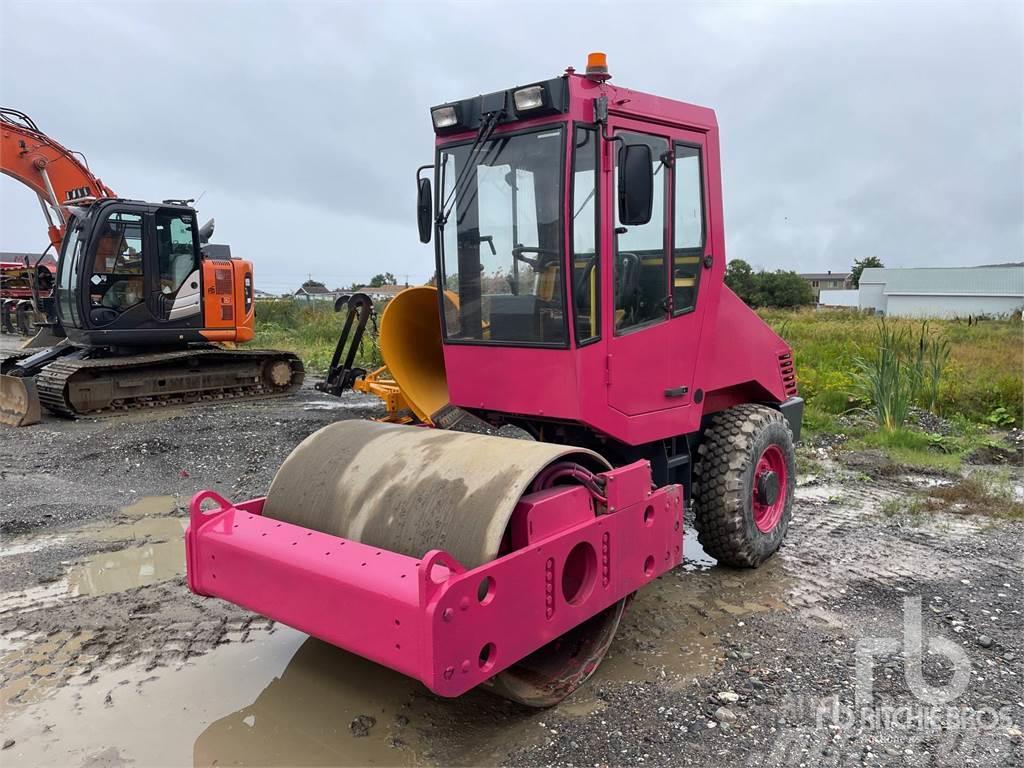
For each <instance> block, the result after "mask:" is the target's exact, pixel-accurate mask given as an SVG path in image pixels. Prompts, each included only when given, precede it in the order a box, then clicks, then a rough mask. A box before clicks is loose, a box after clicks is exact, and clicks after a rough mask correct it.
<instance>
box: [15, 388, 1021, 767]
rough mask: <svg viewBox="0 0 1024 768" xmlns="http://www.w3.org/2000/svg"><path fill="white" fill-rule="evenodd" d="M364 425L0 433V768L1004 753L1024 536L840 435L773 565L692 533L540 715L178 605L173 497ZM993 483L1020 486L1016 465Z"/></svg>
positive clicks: (1017, 643)
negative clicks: (751, 562) (571, 685)
mask: <svg viewBox="0 0 1024 768" xmlns="http://www.w3.org/2000/svg"><path fill="white" fill-rule="evenodd" d="M376 412H377V411H376V409H375V408H374V406H373V404H372V402H371V401H370V400H369V399H363V398H360V397H358V396H354V395H353V396H350V397H346V398H344V399H342V400H341V401H337V400H333V399H331V398H327V397H324V396H320V395H318V394H317V393H315V392H314V391H312V390H311V389H310V388H308V387H307V388H304V389H303V390H302V391H301V392H300V393H299V395H297V396H296V397H294V398H291V399H288V400H278V401H270V400H268V401H262V402H255V403H249V404H244V405H243V404H230V405H226V406H212V407H204V408H193V409H191V410H189V411H188V412H163V413H145V414H139V415H136V414H133V415H131V416H128V417H125V418H108V419H102V420H86V421H80V422H73V423H72V422H62V421H46V422H45V423H43V424H41V425H38V426H36V427H31V428H27V429H23V430H5V431H2V432H0V468H2V469H0V480H2V482H3V488H4V495H3V502H2V506H0V534H2V536H3V540H4V551H3V553H2V556H0V740H2V741H3V742H4V749H3V751H2V753H0V754H2V760H3V763H4V765H39V764H64V765H90V766H96V765H122V764H126V763H128V762H129V761H134V762H135V764H136V765H171V764H174V765H177V764H192V763H194V764H196V765H211V764H218V765H223V764H239V765H245V764H256V765H267V764H291V765H312V764H338V765H341V764H345V765H365V764H370V763H373V764H381V765H426V764H441V765H449V764H458V765H480V764H504V765H516V766H518V765H524V766H527V765H529V766H532V765H572V766H595V765H596V766H604V765H672V766H678V765H694V766H719V765H748V764H749V765H755V764H756V765H758V766H789V765H803V766H817V765H836V766H840V765H842V766H846V765H912V766H918V765H919V766H946V765H949V766H1010V765H1020V764H1021V763H1022V762H1024V744H1022V737H1021V730H1022V725H1021V724H1022V722H1024V693H1022V684H1021V683H1022V675H1024V639H1022V638H1024V632H1022V629H1024V616H1022V605H1024V582H1022V578H1021V573H1022V570H1021V566H1022V562H1021V561H1022V541H1024V524H1022V523H1020V522H1011V521H1005V520H996V519H994V518H989V517H986V516H983V515H963V514H952V513H950V512H947V511H943V510H938V511H933V510H932V511H929V514H928V515H927V516H926V517H924V518H922V517H921V516H920V515H916V516H915V515H913V514H910V507H911V506H912V505H911V503H910V499H911V498H912V497H913V496H914V495H915V494H920V493H922V492H925V491H926V490H927V489H928V488H932V487H935V486H942V485H951V484H953V483H955V482H956V481H957V480H958V478H957V477H955V476H950V475H945V474H943V473H922V472H920V471H909V470H907V469H906V468H904V467H900V466H898V465H894V464H892V463H891V462H889V461H887V460H886V459H885V458H884V456H881V455H880V454H877V453H874V452H867V451H865V452H859V453H854V452H851V451H848V450H846V449H845V448H844V446H843V441H842V440H826V441H822V442H821V443H820V444H819V445H816V446H815V447H813V448H808V449H806V450H807V451H810V453H811V454H813V457H814V460H815V462H816V463H817V465H819V466H820V467H821V471H820V474H819V475H818V476H816V477H815V476H806V477H802V478H801V486H800V488H799V489H798V492H797V502H796V510H795V516H794V520H793V524H792V526H791V528H790V532H789V535H788V538H787V541H786V544H785V546H784V548H783V549H782V551H781V552H780V553H779V555H778V556H776V557H775V558H773V560H772V561H770V562H769V563H767V564H766V565H765V566H763V567H762V568H760V569H758V570H756V571H733V570H728V569H725V568H720V567H718V566H715V565H714V564H713V561H710V560H709V559H708V558H707V557H706V556H705V555H703V553H702V552H700V550H699V549H698V548H695V547H693V546H692V545H694V544H695V538H696V537H695V536H692V535H691V540H688V541H687V556H686V563H685V564H684V566H683V567H682V568H680V569H677V570H676V571H675V572H673V573H670V574H667V575H665V576H664V577H662V578H661V579H659V580H658V581H657V582H656V583H654V584H652V585H650V586H649V587H648V588H646V589H645V590H644V591H643V592H641V593H640V594H639V595H638V596H637V598H636V599H635V600H634V601H633V604H632V605H631V606H630V608H629V610H628V612H627V614H626V617H625V618H624V620H623V625H622V627H621V628H620V631H619V634H618V635H617V637H616V640H615V643H614V644H613V646H612V649H611V651H610V653H609V656H608V658H607V659H606V661H605V663H604V664H603V665H602V667H601V669H600V670H599V671H598V673H597V675H596V676H595V678H594V679H593V680H592V681H591V683H590V684H588V685H587V686H585V687H584V688H583V689H581V690H580V691H578V692H577V693H575V694H574V695H573V696H572V697H570V698H569V699H568V700H567V701H566V702H564V703H563V704H562V705H560V706H559V707H556V708H554V709H552V710H547V711H533V710H523V709H521V708H519V707H517V706H514V705H512V704H510V703H508V702H504V701H501V700H498V699H495V698H493V697H491V696H489V695H487V694H486V693H483V692H473V693H471V694H469V695H467V696H466V697H463V698H461V699H459V700H454V701H448V700H441V699H438V698H436V697H434V696H432V695H430V694H429V693H427V692H426V691H425V690H424V689H423V688H422V687H420V686H419V685H418V684H415V683H412V682H411V681H407V680H405V679H404V678H400V677H399V676H397V675H394V674H392V673H389V672H387V671H386V670H382V669H380V668H377V667H374V666H373V665H372V664H369V663H367V662H363V661H361V660H358V659H354V658H353V657H351V656H349V655H348V654H345V653H344V652H342V651H339V650H337V649H333V648H330V647H328V646H325V645H324V644H322V643H319V642H317V641H314V640H306V639H305V638H304V637H303V636H301V635H299V634H298V633H295V632H293V631H292V630H286V629H283V628H280V627H277V626H275V625H274V624H273V623H272V622H269V621H267V620H265V619H261V618H257V617H253V616H252V615H251V614H249V613H247V612H245V611H243V610H242V609H239V608H236V607H234V606H230V605H227V604H225V603H221V602H219V601H214V600H205V599H199V598H196V597H194V596H192V595H191V594H190V593H189V592H188V590H187V588H186V586H185V584H184V580H183V578H182V577H181V573H182V571H183V565H182V554H181V548H180V535H179V534H178V532H179V531H180V523H181V521H182V520H183V519H184V516H185V507H186V506H187V501H188V499H189V498H190V497H191V495H192V494H193V493H195V492H196V491H197V490H200V489H203V488H213V489H215V490H217V491H218V492H220V493H221V494H223V495H225V496H227V497H228V498H232V499H237V500H240V499H243V498H250V497H253V496H257V495H260V494H262V493H264V492H265V491H266V489H267V487H268V485H269V483H270V479H271V477H272V476H273V473H274V471H275V469H276V467H277V466H278V465H279V464H280V463H281V462H282V461H283V460H284V458H285V456H286V455H287V454H288V452H289V451H290V450H291V449H292V448H293V447H294V446H295V445H296V444H297V443H298V442H299V441H301V440H302V439H303V438H304V437H305V436H306V435H308V434H309V433H310V432H312V431H314V430H315V429H317V428H319V427H320V426H323V425H324V424H327V423H330V422H332V421H335V420H337V419H339V418H355V417H365V416H369V415H373V414H374V413H376ZM938 426H941V425H938ZM1012 439H1013V436H1011V440H1012ZM1008 446H1009V450H1010V451H1011V455H1013V456H1016V455H1017V446H1016V444H1015V443H1008ZM1002 471H1004V472H1009V473H1010V475H1009V476H1010V478H1011V480H1012V482H1014V483H1015V484H1016V487H1017V488H1018V492H1019V488H1020V483H1021V480H1022V474H1024V473H1022V472H1021V470H1020V466H1019V461H1017V462H1016V463H1012V462H1011V463H1010V464H1009V466H1008V468H1004V469H1003V470H1002ZM150 497H160V498H159V499H157V501H155V502H153V503H150V501H152V499H150ZM140 499H141V500H142V503H140V504H138V505H137V506H135V507H130V506H128V505H131V504H133V503H135V502H139V500H140ZM147 499H149V501H147ZM160 499H162V501H161V500H160ZM901 499H906V500H907V505H906V506H907V513H906V514H904V513H902V512H901V511H900V509H899V504H900V502H899V501H898V500H901ZM893 500H897V502H896V503H895V510H894V502H893ZM883 508H884V509H886V513H885V514H883V512H882V510H883ZM168 526H169V527H168ZM175 526H178V527H175ZM690 534H692V531H690ZM918 616H920V619H918V618H917V617H918ZM922 648H923V651H922V650H921V649H922ZM858 649H860V650H859V651H858ZM868 651H871V652H870V653H869V652H868ZM858 674H860V679H861V680H862V682H863V683H864V684H862V685H861V686H860V688H858V687H857V685H856V684H855V683H856V681H857V680H858ZM129 692H130V693H129ZM200 700H201V703H199V701H200ZM929 702H930V703H929ZM920 720H925V722H924V723H923V724H922V723H920V722H918V721H920ZM171 724H173V727H172V726H171ZM139 734H144V735H145V738H141V736H139ZM12 741H13V743H11V744H8V743H7V742H12Z"/></svg>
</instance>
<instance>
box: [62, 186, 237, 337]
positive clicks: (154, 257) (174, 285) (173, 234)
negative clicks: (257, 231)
mask: <svg viewBox="0 0 1024 768" xmlns="http://www.w3.org/2000/svg"><path fill="white" fill-rule="evenodd" d="M71 212H72V214H73V215H72V218H71V220H70V222H69V224H68V234H67V237H65V239H64V242H63V246H62V248H61V255H60V262H59V265H58V279H57V313H58V317H59V319H60V322H61V324H62V326H63V327H64V330H65V331H66V333H67V334H68V337H69V338H70V339H71V340H72V342H75V343H79V344H90V345H99V344H104V345H117V346H151V345H156V346H158V345H165V344H167V343H168V342H171V341H175V340H178V341H182V340H184V341H194V342H200V341H208V340H209V341H212V340H217V341H236V340H237V341H244V340H247V338H251V335H252V276H251V275H252V271H251V267H248V262H242V261H239V260H237V259H230V258H228V259H223V260H221V259H211V260H210V261H209V264H208V266H209V269H204V258H203V246H202V244H201V242H200V241H201V239H202V238H201V235H202V234H206V233H201V232H200V227H199V226H198V224H197V216H196V211H195V210H194V209H193V208H191V207H189V206H187V205H183V204H180V203H177V202H165V203H143V202H138V201H130V200H119V199H105V200H99V201H96V202H93V203H92V204H89V205H77V206H74V207H73V208H72V209H71ZM215 247H217V248H225V246H215ZM204 273H208V274H204ZM204 285H206V287H207V291H206V294H209V298H210V303H211V304H212V305H214V306H213V307H212V309H210V311H204V304H203V297H204V290H203V287H204ZM236 286H237V288H238V289H239V290H238V291H237V295H236ZM236 304H238V305H240V306H238V307H236ZM236 310H238V311H236ZM236 321H237V322H239V323H240V325H241V327H237V326H236ZM211 333H212V335H213V336H214V338H211ZM229 336H230V338H227V337H229ZM239 336H241V337H244V338H239Z"/></svg>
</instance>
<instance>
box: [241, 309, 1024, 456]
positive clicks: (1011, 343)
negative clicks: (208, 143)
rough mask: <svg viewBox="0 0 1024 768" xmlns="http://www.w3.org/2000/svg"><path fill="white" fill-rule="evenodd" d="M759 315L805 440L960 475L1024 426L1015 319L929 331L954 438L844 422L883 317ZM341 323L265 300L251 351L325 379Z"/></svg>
mask: <svg viewBox="0 0 1024 768" xmlns="http://www.w3.org/2000/svg"><path fill="white" fill-rule="evenodd" d="M761 316H762V317H763V318H764V319H765V320H766V321H767V322H768V323H769V324H771V325H772V326H773V327H774V328H775V329H776V331H777V332H779V333H780V334H781V335H782V336H783V337H784V338H785V339H786V341H787V342H789V344H790V345H791V346H792V347H793V351H794V356H795V358H796V369H797V376H798V378H799V383H800V394H801V395H802V396H803V397H804V399H805V400H806V401H807V407H806V410H805V412H804V426H803V429H804V438H805V440H813V438H814V437H815V436H816V435H825V434H837V433H840V432H841V433H844V434H846V435H847V436H848V437H849V438H850V441H849V443H848V445H849V446H850V447H852V448H879V449H882V450H884V451H885V452H886V453H887V454H888V455H889V456H890V457H891V458H892V459H893V460H894V461H896V462H899V463H901V464H908V465H911V466H921V467H932V468H939V469H945V470H956V469H958V468H959V467H960V464H961V460H962V458H963V457H964V456H965V455H966V454H967V453H969V452H970V451H972V450H974V449H975V448H977V447H979V446H980V445H983V444H984V443H985V442H986V441H987V440H989V439H990V438H989V437H988V435H987V431H988V429H990V428H991V426H993V425H995V424H998V425H999V426H1002V427H1006V426H1013V425H1020V424H1021V422H1022V412H1021V410H1022V405H1024V390H1022V376H1021V371H1022V370H1024V344H1022V326H1021V323H1020V321H1019V320H987V321H981V322H980V323H972V324H970V325H968V324H967V323H966V322H961V321H956V320H932V321H930V322H929V324H928V331H929V332H930V333H933V334H937V335H939V336H941V338H943V339H944V340H946V341H948V343H949V358H948V361H946V363H945V365H944V369H943V372H942V376H941V378H940V380H939V385H938V390H937V397H936V402H935V409H936V410H937V411H938V412H939V414H941V415H942V416H943V417H944V418H946V419H948V420H950V421H952V422H953V423H954V427H955V429H954V430H953V434H952V435H947V436H940V435H929V434H927V433H924V432H920V431H916V430H913V429H907V428H897V429H891V430H876V429H874V428H872V427H871V426H870V425H869V424H868V423H867V420H866V419H864V418H861V419H855V420H852V423H847V422H848V421H851V420H847V419H842V420H840V418H841V415H842V414H844V413H849V412H851V411H852V412H856V413H861V414H863V413H868V412H869V411H870V406H871V403H869V402H868V401H867V400H866V399H865V397H864V394H863V388H862V387H859V386H858V382H857V376H856V371H857V365H856V361H857V360H858V359H860V360H864V359H867V358H869V357H870V356H871V355H873V354H876V353H877V344H878V325H879V324H878V320H877V319H875V318H872V317H870V316H867V315H862V314H860V313H857V312H816V311H814V310H807V309H803V310H762V311H761ZM344 320H345V315H344V314H343V313H335V312H334V311H333V307H332V305H331V304H330V303H329V302H322V303H320V302H314V303H308V304H307V303H302V302H297V301H293V300H289V299H282V300H276V301H259V302H257V303H256V339H255V342H254V344H255V345H256V346H260V347H270V348H277V349H287V350H290V351H293V352H296V353H297V354H298V355H299V356H300V357H301V358H302V359H303V361H304V362H305V363H306V366H307V368H308V369H309V370H310V371H312V372H313V373H314V374H316V373H321V374H322V373H323V372H324V371H326V370H327V367H328V365H329V363H330V360H331V356H332V355H333V353H334V347H335V345H336V344H337V341H338V336H339V334H340V333H341V328H342V325H343V323H344ZM888 324H889V325H890V327H891V328H893V329H894V330H896V331H902V330H903V329H907V330H908V331H909V330H915V331H917V333H918V334H919V333H920V328H921V323H919V322H918V323H912V322H911V321H907V320H889V321H888ZM367 330H368V333H367V337H366V338H365V339H364V341H363V344H362V347H361V349H360V354H359V355H358V356H357V363H358V364H359V365H361V366H362V367H365V368H368V369H373V368H375V367H377V366H378V365H380V350H379V349H378V348H377V347H376V345H375V342H374V340H373V339H372V338H371V337H372V335H373V334H372V333H371V332H370V331H372V326H371V327H370V328H368V329H367ZM926 390H930V387H929V388H926ZM931 395H932V393H931V392H930V391H922V394H921V397H922V399H928V400H930V399H931ZM918 405H927V403H922V402H919V403H918Z"/></svg>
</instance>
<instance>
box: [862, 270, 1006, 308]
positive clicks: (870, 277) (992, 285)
mask: <svg viewBox="0 0 1024 768" xmlns="http://www.w3.org/2000/svg"><path fill="white" fill-rule="evenodd" d="M859 306H860V308H861V309H862V310H871V309H873V310H874V311H876V312H878V313H880V314H885V315H891V316H893V317H970V316H976V315H989V316H993V317H999V316H1005V315H1009V314H1011V313H1013V312H1020V311H1021V309H1022V308H1024V265H1020V264H1015V265H1009V266H998V267H947V268H939V267H927V268H922V269H875V268H869V269H865V270H864V272H863V274H862V275H861V277H860V295H859Z"/></svg>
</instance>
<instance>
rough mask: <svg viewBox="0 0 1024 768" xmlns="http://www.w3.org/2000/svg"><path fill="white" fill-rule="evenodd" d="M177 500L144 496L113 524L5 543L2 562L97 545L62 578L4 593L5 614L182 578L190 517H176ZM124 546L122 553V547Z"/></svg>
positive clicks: (0, 600) (0, 602)
mask: <svg viewBox="0 0 1024 768" xmlns="http://www.w3.org/2000/svg"><path fill="white" fill-rule="evenodd" d="M178 505H179V499H178V498H177V497H175V496H152V497H143V498H141V499H139V500H138V501H136V502H134V503H133V504H130V505H128V506H126V507H123V508H121V510H120V511H119V513H118V515H117V517H116V518H115V520H114V522H113V523H112V524H108V525H106V526H99V525H95V524H93V525H87V526H84V527H81V528H78V529H75V530H72V531H69V532H66V533H62V534H57V535H52V536H36V537H30V538H25V539H24V540H18V539H15V540H14V541H11V542H5V543H4V548H3V554H2V555H0V556H2V557H10V556H15V555H22V554H29V553H39V552H43V551H45V550H46V549H50V548H57V547H60V546H62V545H65V544H67V543H69V542H83V543H87V544H94V545H96V549H98V550H101V551H97V552H95V553H94V554H91V555H88V556H87V557H85V558H83V559H80V560H77V561H74V562H67V563H62V565H63V566H64V572H63V575H62V576H61V577H60V578H58V579H56V580H54V581H51V582H48V583H45V584H39V585H36V586H33V587H30V588H28V589H24V590H17V591H14V592H8V593H4V594H0V614H2V613H4V612H6V611H9V610H14V609H19V608H26V607H30V606H31V607H42V606H45V605H47V604H51V603H53V602H56V601H58V600H60V599H64V598H68V597H78V596H80V595H105V594H110V593H112V592H123V591H125V590H128V589H132V588H134V587H141V586H146V585H148V584H155V583H157V582H161V581H167V580H169V579H173V578H177V577H178V576H181V575H182V574H183V573H184V572H185V542H184V532H185V528H186V527H187V526H188V519H187V518H186V517H179V516H174V515H173V513H174V512H175V510H176V509H177V508H178ZM120 542H124V544H125V546H124V547H123V548H117V547H116V546H111V545H116V544H117V543H120Z"/></svg>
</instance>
